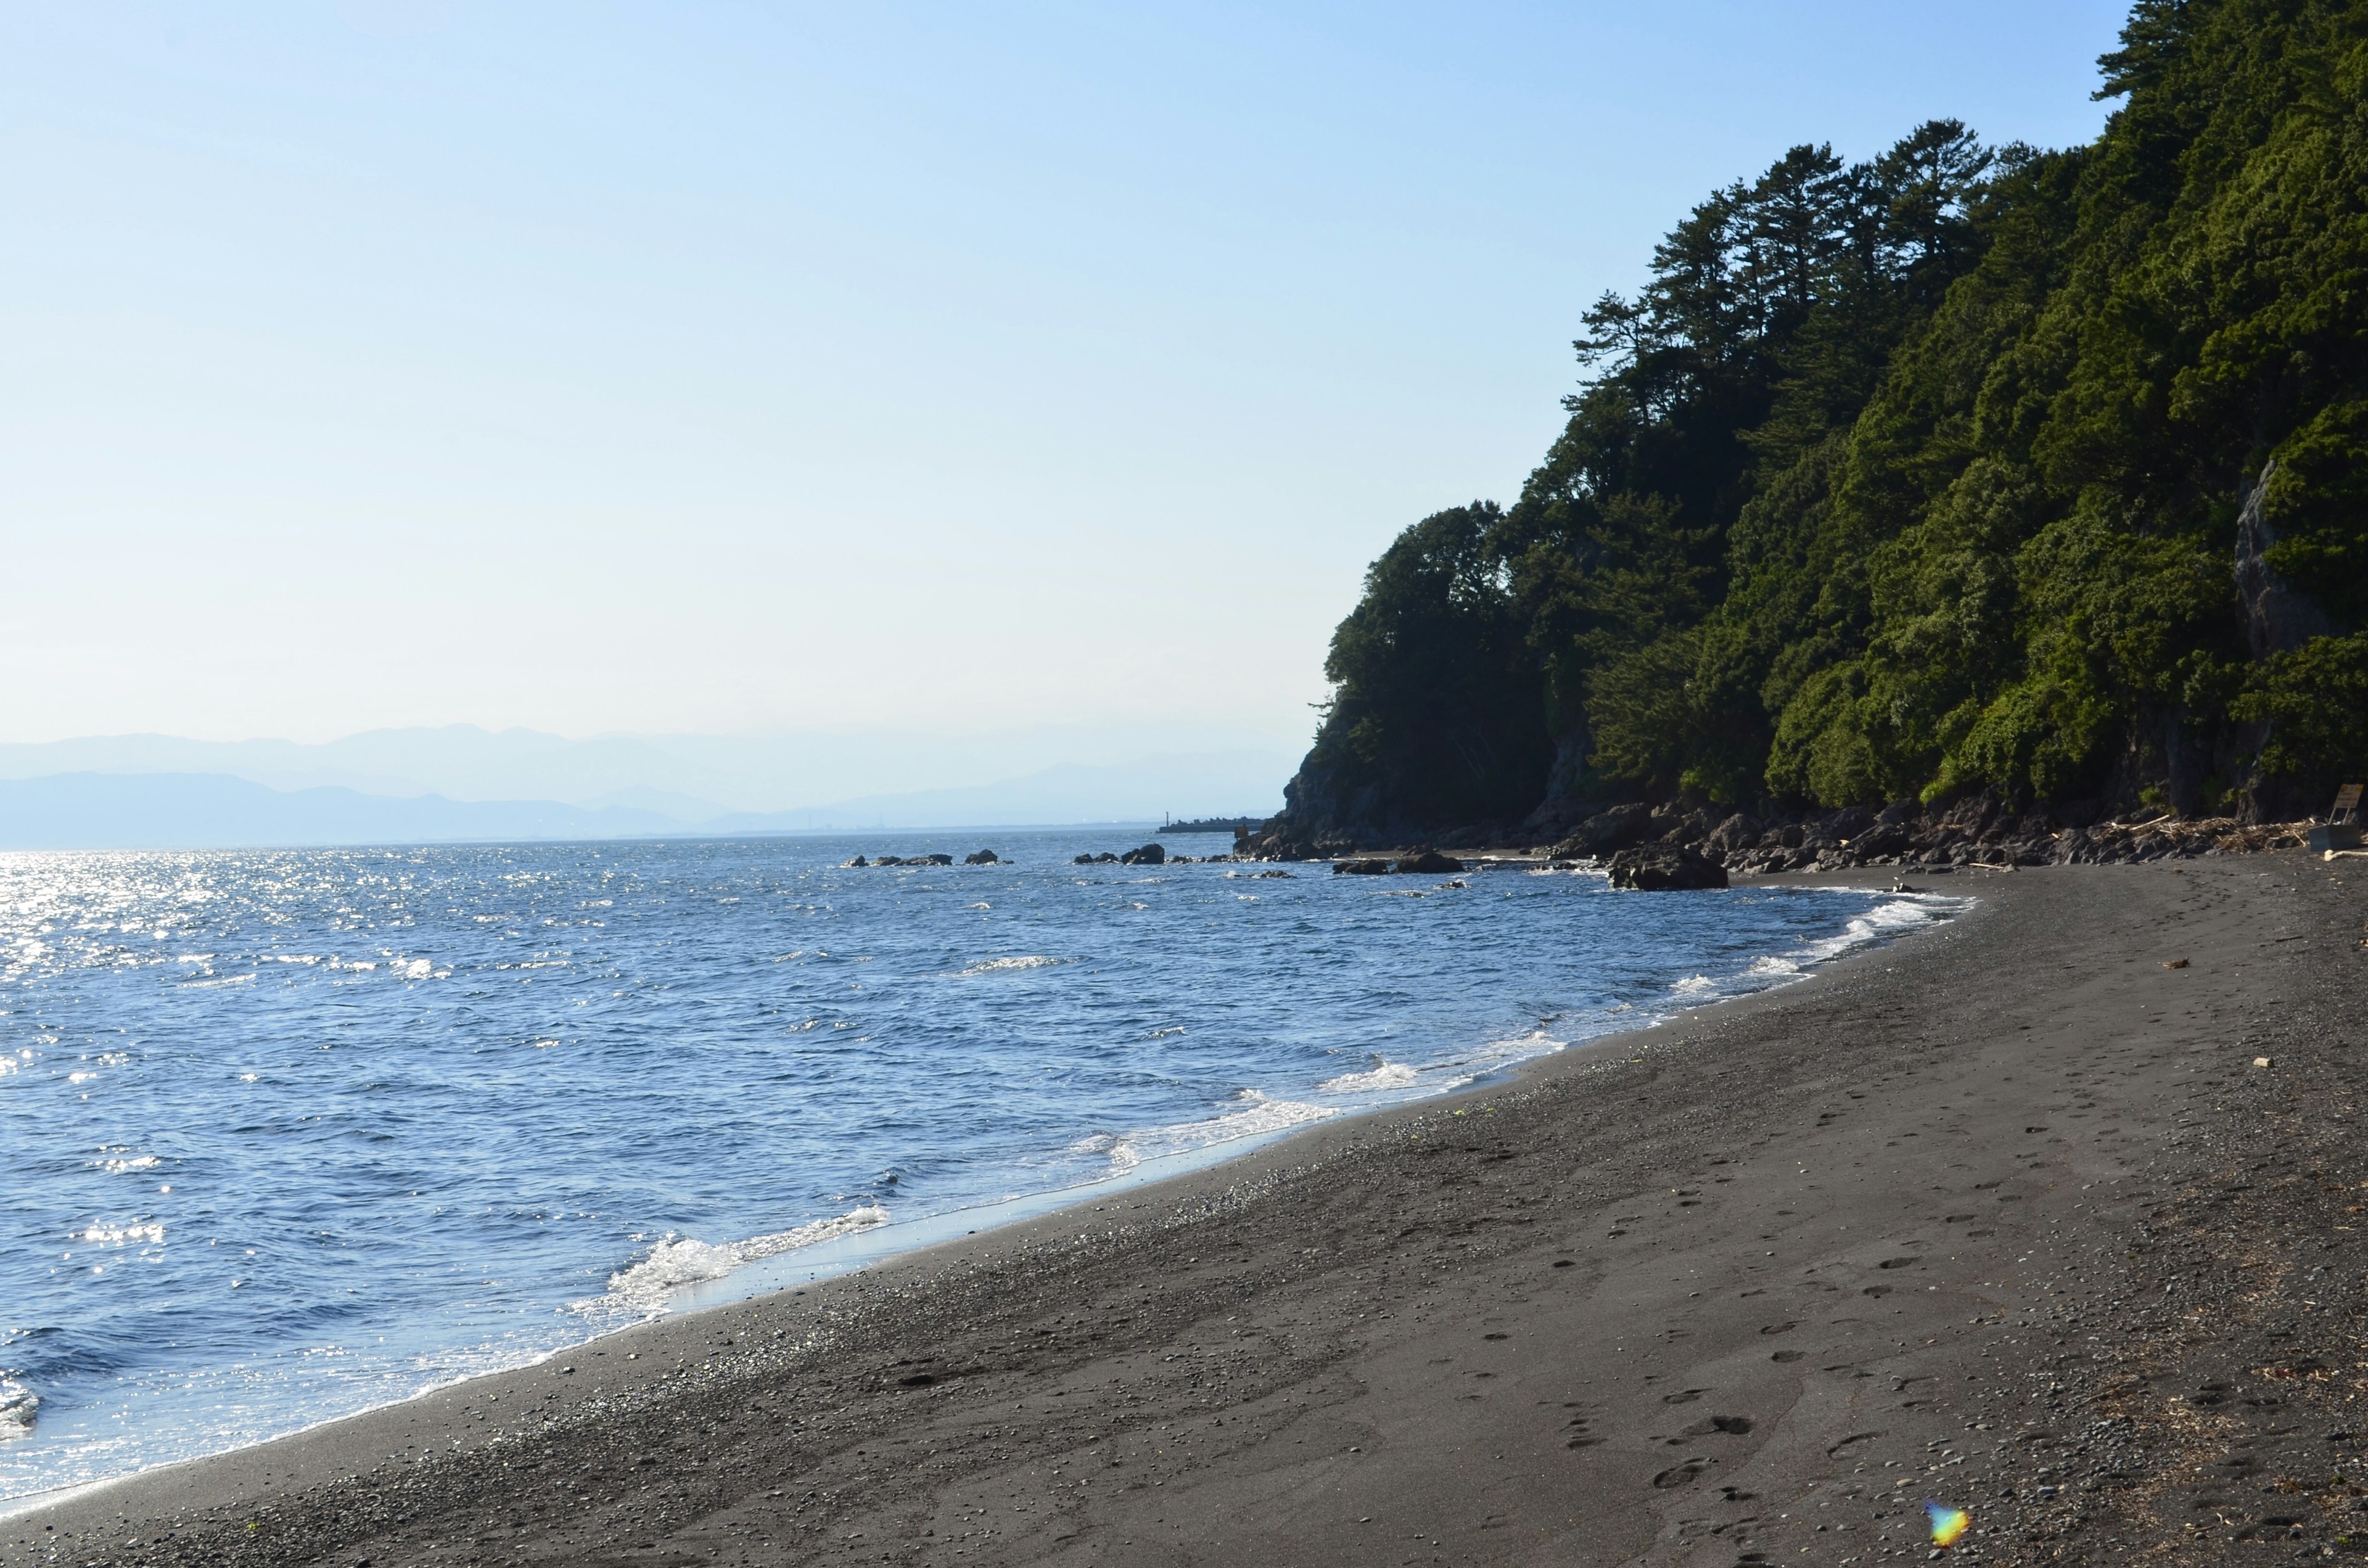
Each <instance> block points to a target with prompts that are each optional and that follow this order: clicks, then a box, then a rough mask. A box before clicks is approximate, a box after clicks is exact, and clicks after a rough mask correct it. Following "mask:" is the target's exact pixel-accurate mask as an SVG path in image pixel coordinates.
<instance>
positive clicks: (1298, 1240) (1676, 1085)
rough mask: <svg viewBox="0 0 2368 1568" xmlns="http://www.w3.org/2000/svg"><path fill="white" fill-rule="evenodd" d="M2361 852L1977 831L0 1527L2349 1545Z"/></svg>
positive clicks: (556, 1549)
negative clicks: (1575, 985) (1745, 990)
mask: <svg viewBox="0 0 2368 1568" xmlns="http://www.w3.org/2000/svg"><path fill="white" fill-rule="evenodd" d="M1893 874H1894V873H1891V872H1887V871H1886V872H1884V873H1882V874H1881V880H1882V881H1884V882H1885V883H1886V884H1887V882H1888V881H1889V880H1890V878H1891V876H1892V875H1893ZM1854 877H1855V878H1856V880H1860V881H1873V880H1874V876H1873V874H1872V873H1867V874H1844V875H1841V876H1825V877H1818V878H1816V879H1814V880H1816V881H1821V882H1826V883H1831V882H1835V881H1850V880H1853V878H1854ZM2363 883H2368V863H2362V862H2357V861H2339V862H2334V863H2328V862H2326V861H2322V860H2319V859H2316V858H2305V857H2304V856H2302V855H2299V854H2276V855H2254V856H2229V857H2219V858H2207V859H2200V860H2193V861H2189V862H2185V863H2181V864H2161V863H2157V864H2151V865H2143V866H2129V867H2065V868H2052V869H2038V870H2024V871H2020V872H2015V873H2011V874H2001V873H1984V874H1978V875H1976V874H1971V873H1960V874H1958V875H1955V876H1953V877H1950V878H1947V879H1945V880H1941V881H1935V882H1933V883H1931V884H1930V885H1931V886H1932V887H1933V888H1934V890H1935V891H1945V892H1969V893H1973V894H1975V895H1978V896H1979V897H1980V898H1981V900H1982V902H1981V903H1980V905H1979V907H1978V908H1976V909H1975V911H1974V912H1973V913H1971V914H1970V915H1966V916H1964V918H1962V919H1960V920H1958V921H1956V922H1954V923H1952V925H1950V926H1946V927H1943V928H1941V929H1938V930H1935V931H1932V932H1929V933H1926V934H1923V935H1919V936H1917V937H1911V938H1908V939H1907V940H1904V941H1901V942H1898V943H1896V944H1894V945H1892V946H1891V947H1888V948H1885V949H1880V950H1876V951H1872V952H1866V953H1862V954H1861V955H1858V956H1856V957H1853V958H1850V959H1848V960H1843V961H1841V962H1839V963H1836V964H1834V965H1832V966H1830V967H1829V968H1828V969H1827V970H1825V971H1822V972H1820V973H1819V974H1817V975H1816V977H1815V978H1813V979H1811V980H1809V981H1807V982H1805V983H1801V984H1797V985H1793V986H1791V987H1788V988H1786V989H1783V990H1782V991H1778V992H1774V993H1770V994H1764V995H1761V996H1759V997H1756V998H1751V999H1748V1000H1745V1001H1741V1002H1736V1003H1729V1004H1725V1005H1721V1006H1716V1007H1712V1008H1707V1009H1704V1010H1702V1011H1700V1012H1697V1013H1694V1014H1691V1015H1688V1016H1686V1017H1683V1018H1681V1019H1679V1020H1678V1021H1676V1022H1674V1023H1671V1024H1669V1025H1667V1026H1665V1027H1662V1028H1656V1029H1652V1030H1647V1031H1642V1032H1640V1033H1637V1034H1632V1035H1628V1036H1623V1037H1620V1038H1618V1039H1615V1040H1610V1041H1606V1042H1600V1043H1598V1044H1597V1045H1595V1046H1592V1047H1589V1048H1587V1049H1582V1050H1574V1051H1568V1052H1565V1053H1564V1054H1563V1055H1561V1056H1559V1057H1556V1058H1554V1059H1552V1060H1551V1061H1549V1062H1544V1063H1542V1064H1539V1065H1538V1066H1536V1067H1535V1068H1533V1069H1532V1070H1531V1071H1530V1072H1528V1073H1527V1074H1524V1075H1522V1076H1521V1077H1520V1078H1519V1079H1517V1080H1515V1081H1512V1082H1509V1083H1507V1084H1504V1085H1498V1086H1496V1087H1493V1088H1490V1089H1487V1090H1485V1091H1481V1092H1477V1093H1474V1094H1469V1095H1465V1096H1459V1097H1457V1098H1455V1099H1452V1100H1445V1101H1436V1102H1431V1103H1429V1104H1427V1105H1425V1106H1423V1107H1420V1108H1411V1109H1407V1110H1403V1111H1399V1112H1394V1113H1390V1114H1386V1115H1382V1116H1377V1117H1372V1118H1369V1119H1362V1120H1360V1121H1357V1122H1355V1123H1350V1124H1335V1125H1331V1126H1327V1127H1326V1128H1323V1129H1321V1130H1318V1131H1313V1132H1310V1133H1307V1134H1304V1135H1302V1136H1300V1137H1297V1138H1294V1139H1292V1140H1290V1141H1287V1142H1282V1143H1280V1144H1276V1145H1272V1146H1269V1148H1267V1149H1265V1150H1262V1151H1260V1152H1258V1153H1254V1154H1252V1155H1250V1156H1249V1157H1247V1158H1245V1159H1242V1160H1239V1161H1235V1162H1233V1163H1231V1164H1228V1165H1223V1166H1220V1167H1216V1168H1213V1169H1212V1170H1209V1171H1206V1172H1203V1173H1201V1174H1200V1175H1198V1176H1191V1177H1188V1178H1183V1179H1180V1180H1178V1181H1175V1182H1171V1183H1167V1184H1164V1185H1162V1186H1159V1187H1142V1188H1136V1189H1133V1190H1130V1191H1127V1192H1125V1193H1123V1194H1121V1195H1112V1196H1111V1197H1110V1198H1109V1199H1108V1200H1107V1201H1105V1200H1101V1199H1090V1200H1088V1201H1087V1202H1085V1203H1084V1204H1082V1205H1081V1206H1079V1207H1077V1208H1075V1209H1072V1210H1067V1211H1064V1212H1063V1213H1060V1214H1057V1215H1054V1216H1052V1217H1050V1218H1047V1219H1044V1220H1041V1221H1034V1222H1030V1223H1028V1224H1025V1225H1020V1226H1015V1227H1011V1228H1008V1229H1004V1230H999V1231H996V1232H992V1233H986V1234H983V1235H981V1236H979V1237H977V1238H975V1239H974V1240H971V1241H968V1242H965V1243H963V1244H959V1245H955V1246H949V1247H943V1248H939V1249H937V1250H935V1251H932V1252H928V1253H923V1254H918V1255H915V1256H907V1257H905V1258H902V1259H899V1260H896V1261H894V1262H892V1263H890V1264H887V1265H884V1266H882V1267H876V1268H873V1269H871V1270H868V1271H866V1272H863V1273H861V1274H859V1275H855V1276H850V1277H848V1278H843V1279H840V1280H837V1281H833V1282H831V1283H829V1284H827V1285H823V1286H818V1287H814V1288H812V1289H808V1290H803V1291H798V1292H794V1293H783V1294H780V1295H776V1296H772V1297H768V1298H763V1299H758V1300H755V1301H745V1302H742V1303H738V1304H735V1305H733V1306H729V1307H723V1308H718V1309H715V1310H712V1311H709V1312H700V1313H696V1314H690V1315H686V1316H682V1317H678V1318H676V1319H673V1320H671V1321H666V1322H662V1323H658V1324H652V1325H648V1326H646V1327H643V1328H641V1329H637V1330H634V1331H632V1332H631V1333H629V1334H624V1335H615V1336H612V1337H609V1338H607V1339H604V1340H601V1341H599V1342H598V1344H596V1345H594V1346H586V1347H585V1348H583V1349H581V1350H579V1351H576V1352H573V1353H571V1354H569V1355H567V1356H564V1357H562V1358H559V1359H557V1360H555V1361H553V1362H552V1363H549V1364H547V1365H545V1366H542V1367H541V1368H537V1369H532V1370H529V1371H524V1372H518V1373H513V1374H507V1375H502V1376H496V1377H491V1378H486V1379H483V1380H479V1381H475V1382H472V1383H469V1384H465V1385H462V1386H461V1387H458V1388H455V1389H452V1390H450V1391H448V1392H444V1393H441V1394H438V1395H434V1396H431V1397H428V1398H425V1399H421V1400H418V1401H415V1402H412V1403H407V1404H404V1405H402V1406H399V1407H395V1408H392V1409H388V1410H385V1411H381V1412H378V1413H376V1414H373V1415H366V1416H362V1417H359V1418H356V1419H354V1420H351V1421H347V1422H343V1423H339V1424H336V1425H335V1426H327V1427H324V1428H321V1429H318V1430H315V1431H313V1432H311V1433H307V1434H304V1435H302V1436H300V1437H294V1438H290V1439H287V1440H284V1441H281V1442H278V1443H273V1444H269V1445H266V1446H263V1447H260V1448H256V1449H247V1450H245V1451H242V1452H239V1453H235V1454H232V1455H229V1456H225V1457H222V1458H220V1459H216V1460H206V1461H200V1462H198V1463H193V1464H188V1465H183V1466H177V1467H174V1468H172V1469H168V1470H165V1471H157V1472H154V1473H152V1474H150V1475H147V1476H143V1477H141V1478H138V1479H135V1480H133V1481H130V1482H127V1483H120V1484H117V1485H113V1486H109V1487H107V1488H103V1489H100V1490H97V1491H95V1492H91V1493H87V1494H83V1495H81V1496H79V1497H76V1498H74V1499H71V1500H68V1501H66V1502H64V1503H62V1504H59V1505H57V1506H51V1507H50V1508H47V1509H44V1510H40V1511H37V1512H34V1513H30V1514H25V1515H20V1516H17V1517H12V1518H10V1519H7V1520H6V1521H0V1551H5V1556H6V1561H8V1562H58V1563H157V1564H168V1563H169V1564H182V1563H188V1564H217V1563H226V1562H227V1563H251V1564H279V1563H336V1564H344V1565H347V1568H361V1565H362V1564H365V1563H367V1564H369V1565H370V1568H398V1565H402V1568H409V1565H413V1564H429V1563H433V1564H465V1563H484V1564H492V1563H545V1562H548V1563H582V1564H615V1565H620V1568H622V1565H626V1564H633V1565H641V1564H652V1565H655V1564H668V1565H687V1564H694V1563H697V1564H705V1563H738V1562H751V1563H777V1562H780V1563H788V1562H801V1563H802V1562H898V1563H916V1564H920V1563H928V1564H955V1563H961V1564H988V1563H1062V1564H1086V1563H1129V1564H1132V1563H1147V1564H1183V1563H1193V1564H1230V1563H1311V1564H1313V1563H1340V1564H1384V1563H1429V1562H1451V1563H1464V1562H1486V1563H1516V1562H1518V1563H1532V1562H1533V1563H1555V1564H1596V1563H1615V1562H1650V1563H1669V1564H1679V1563H1682V1564H1702V1565H1712V1564H1715V1565H1717V1568H1727V1565H1729V1564H1734V1563H1737V1562H1770V1563H1789V1562H1809V1563H1819V1564H1839V1563H1852V1562H1857V1563H1867V1562H1878V1561H1882V1560H1884V1559H1885V1558H1890V1557H1903V1558H1904V1557H1911V1556H1912V1557H1914V1558H1917V1559H1918V1560H1921V1559H1923V1558H1925V1557H1926V1556H1927V1555H1928V1554H1929V1552H1930V1545H1929V1542H1928V1540H1927V1539H1926V1532H1925V1521H1924V1515H1923V1508H1922V1505H1923V1503H1924V1501H1925V1499H1927V1498H1933V1499H1937V1500H1940V1501H1941V1502H1944V1503H1949V1504H1954V1505H1959V1506H1964V1507H1966V1508H1968V1509H1969V1510H1971V1512H1972V1516H1973V1521H1974V1522H1973V1528H1972V1530H1971V1532H1970V1533H1969V1534H1968V1535H1967V1536H1966V1537H1965V1538H1964V1540H1962V1541H1961V1542H1960V1544H1959V1545H1958V1547H1957V1548H1956V1549H1955V1551H1954V1552H1952V1555H1953V1556H1960V1557H1964V1558H1969V1559H1974V1560H1978V1561H1982V1562H2127V1561H2136V1560H2142V1559H2146V1558H2151V1557H2157V1556H2158V1557H2162V1558H2165V1559H2171V1560H2176V1561H2178V1562H2221V1561H2227V1562H2248V1563H2251V1562H2299V1561H2302V1560H2305V1559H2311V1560H2317V1559H2320V1558H2321V1557H2322V1556H2323V1555H2326V1554H2329V1553H2341V1554H2350V1553H2351V1552H2354V1551H2360V1550H2362V1547H2361V1545H2359V1544H2356V1543H2358V1542H2368V1511H2363V1510H2362V1506H2361V1505H2363V1504H2368V1403H2363V1402H2361V1401H2359V1400H2358V1399H2357V1397H2356V1396H2357V1393H2358V1391H2360V1390H2361V1389H2362V1387H2363V1386H2368V1385H2363V1379H2368V1353H2363V1352H2368V1341H2363V1333H2368V1298H2364V1297H2363V1295H2362V1290H2363V1284H2368V1211H2363V1210H2368V1154H2364V1153H2363V1150H2362V1140H2361V1136H2360V1127H2359V1124H2358V1117H2359V1113H2360V1104H2359V1101H2360V1090H2361V1084H2362V1072H2361V1066H2362V1055H2363V1048H2368V1005H2363V1000H2364V999H2363V997H2362V981H2363V979H2368V954H2363V952H2362V948H2361V941H2362V919H2363V916H2368V898H2363V897H2362V891H2363ZM1637 896H1684V895H1641V894H1640V895H1637ZM2177 960H2186V963H2185V965H2184V967H2179V968H2170V967H2166V966H2167V965H2169V964H2172V963H2174V962H2176V961H2177ZM2263 1057H2265V1058H2268V1059H2269V1061H2270V1064H2269V1065H2267V1066H2257V1065H2256V1064H2255V1062H2256V1058H2263ZM2355 1531H2356V1532H2357V1534H2356V1535H2355V1534H2354V1532H2355Z"/></svg>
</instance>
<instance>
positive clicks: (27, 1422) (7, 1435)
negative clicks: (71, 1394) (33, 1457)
mask: <svg viewBox="0 0 2368 1568" xmlns="http://www.w3.org/2000/svg"><path fill="white" fill-rule="evenodd" d="M40 1408H41V1396H40V1394H37V1393H35V1392H33V1391H32V1390H31V1389H28V1388H27V1387H26V1386H25V1385H24V1384H22V1383H20V1382H18V1381H17V1380H15V1379H14V1378H0V1443H5V1442H7V1441H9V1440H10V1439H12V1438H16V1437H30V1436H32V1432H33V1419H34V1417H35V1416H36V1415H38V1414H39V1413H40Z"/></svg>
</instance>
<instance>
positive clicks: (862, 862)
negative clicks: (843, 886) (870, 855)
mask: <svg viewBox="0 0 2368 1568" xmlns="http://www.w3.org/2000/svg"><path fill="white" fill-rule="evenodd" d="M846 863H847V864H848V865H850V866H869V865H870V864H871V861H869V860H866V859H865V858H863V857H862V856H860V855H858V856H857V857H856V858H854V859H852V860H849V861H848V862H846Z"/></svg>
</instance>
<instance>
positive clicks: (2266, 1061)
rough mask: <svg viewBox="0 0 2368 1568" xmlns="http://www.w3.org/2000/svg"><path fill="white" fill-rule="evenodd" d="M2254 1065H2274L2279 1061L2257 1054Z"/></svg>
mask: <svg viewBox="0 0 2368 1568" xmlns="http://www.w3.org/2000/svg"><path fill="white" fill-rule="evenodd" d="M2253 1065H2254V1066H2256V1067H2274V1066H2276V1065H2277V1063H2276V1062H2274V1061H2272V1060H2271V1059H2270V1058H2269V1057H2266V1056H2256V1057H2254V1058H2253Z"/></svg>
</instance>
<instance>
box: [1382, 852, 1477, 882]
mask: <svg viewBox="0 0 2368 1568" xmlns="http://www.w3.org/2000/svg"><path fill="white" fill-rule="evenodd" d="M1397 869H1399V870H1400V871H1404V872H1409V873H1414V874H1417V875H1421V876H1426V877H1432V876H1438V875H1440V874H1441V873H1444V872H1449V871H1460V870H1462V869H1463V861H1461V860H1458V859H1457V858H1455V857H1454V856H1452V855H1441V854H1440V852H1439V851H1438V850H1436V849H1425V850H1421V851H1419V852H1418V853H1416V854H1413V855H1404V856H1400V857H1399V858H1398V865H1397Z"/></svg>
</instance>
